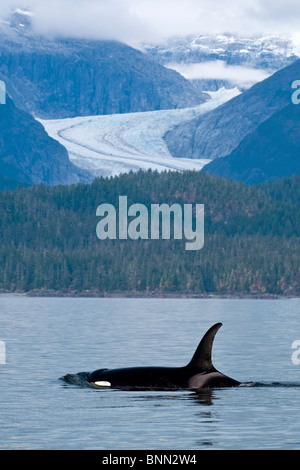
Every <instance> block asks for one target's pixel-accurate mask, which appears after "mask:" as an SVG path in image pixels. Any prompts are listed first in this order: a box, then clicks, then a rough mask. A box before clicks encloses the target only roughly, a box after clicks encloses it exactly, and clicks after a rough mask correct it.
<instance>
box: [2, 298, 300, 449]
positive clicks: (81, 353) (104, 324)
mask: <svg viewBox="0 0 300 470" xmlns="http://www.w3.org/2000/svg"><path fill="white" fill-rule="evenodd" d="M299 313H300V299H284V300H281V299H280V300H266V299H264V300H258V299H255V300H254V299H253V300H252V299H251V300H250V299H234V300H233V299H129V298H127V299H104V298H99V299H90V298H29V297H23V296H1V297H0V326H1V328H0V345H1V348H0V391H1V400H0V449H16V450H21V449H45V450H46V449H66V450H72V449H79V450H81V449H86V450H87V449H99V450H203V449H208V450H214V449H216V450H217V449H228V450H237V449H299V448H300V364H298V362H300V360H299V359H300V354H299V356H298V353H297V351H298V349H300V321H299ZM219 321H220V322H222V323H223V326H222V327H221V329H220V330H219V331H218V333H217V335H216V338H215V342H214V348H213V362H214V365H215V367H216V368H217V369H218V370H220V371H221V372H223V373H225V374H227V375H229V376H231V377H233V378H235V379H237V380H239V381H240V382H241V385H240V386H239V387H237V388H228V389H226V388H224V389H214V390H202V391H198V392H193V391H189V390H179V391H178V390H177V391H147V390H146V391H122V390H111V389H95V388H92V387H89V386H87V384H86V382H85V380H84V377H85V373H86V372H88V371H93V370H95V369H98V368H101V367H103V368H104V367H107V368H113V367H130V366H149V365H150V366H151V365H153V366H154V365H155V366H175V367H176V366H183V365H185V364H186V363H187V362H189V360H190V359H191V357H192V355H193V353H194V351H195V349H196V347H197V345H198V343H199V341H200V339H201V338H202V336H203V334H204V333H205V332H206V330H207V329H208V328H209V327H210V326H212V325H213V324H214V323H216V322H219ZM66 375H67V377H68V378H69V380H67V381H66V380H63V379H62V377H65V376H66Z"/></svg>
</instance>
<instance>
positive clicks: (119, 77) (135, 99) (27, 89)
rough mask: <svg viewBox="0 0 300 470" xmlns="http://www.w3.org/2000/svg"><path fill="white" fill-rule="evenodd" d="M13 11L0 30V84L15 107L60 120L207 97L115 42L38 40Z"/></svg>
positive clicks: (25, 14)
mask: <svg viewBox="0 0 300 470" xmlns="http://www.w3.org/2000/svg"><path fill="white" fill-rule="evenodd" d="M31 21H32V15H31V13H30V12H29V11H27V10H20V9H17V10H15V12H14V13H13V14H12V15H11V16H9V17H8V18H7V19H6V20H3V19H2V22H1V24H0V79H1V80H3V81H5V83H6V88H7V91H8V93H9V95H10V96H11V97H12V98H13V100H14V102H15V103H16V106H18V107H19V108H21V109H23V110H25V111H27V112H30V113H31V114H33V115H35V116H38V117H43V118H45V119H47V118H52V119H55V118H63V117H74V116H88V115H99V114H114V113H129V112H138V111H149V110H158V109H174V108H184V107H187V106H197V105H198V104H201V103H203V102H204V101H205V100H206V99H207V98H208V96H207V95H206V94H204V93H202V92H201V91H200V90H196V89H195V87H194V86H193V84H192V83H191V82H190V81H189V80H186V79H185V78H184V77H183V76H181V75H180V74H179V73H178V72H176V71H174V70H171V69H168V68H165V67H164V66H162V65H161V64H159V63H158V62H156V61H155V60H153V59H151V58H150V57H149V56H148V55H147V54H145V53H143V52H141V51H139V50H137V49H134V48H132V47H130V46H128V45H126V44H123V43H120V42H117V41H108V40H107V41H104V40H103V41H102V40H87V39H80V38H55V37H49V36H47V37H46V36H41V35H40V34H37V33H36V32H35V30H34V29H33V28H32V27H31Z"/></svg>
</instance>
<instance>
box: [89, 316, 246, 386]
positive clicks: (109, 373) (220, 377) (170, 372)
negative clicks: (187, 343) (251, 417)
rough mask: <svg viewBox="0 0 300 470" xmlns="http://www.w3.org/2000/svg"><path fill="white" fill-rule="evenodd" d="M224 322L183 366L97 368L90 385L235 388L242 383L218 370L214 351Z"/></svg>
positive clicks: (205, 338)
mask: <svg viewBox="0 0 300 470" xmlns="http://www.w3.org/2000/svg"><path fill="white" fill-rule="evenodd" d="M221 326H222V323H216V324H215V325H213V326H212V327H211V328H210V329H209V330H208V331H207V332H206V333H205V335H204V336H203V338H202V340H201V341H200V343H199V346H198V347H197V349H196V351H195V353H194V355H193V357H192V359H191V361H190V362H189V363H188V364H187V365H186V366H184V367H129V368H123V369H98V370H95V371H94V372H91V373H89V374H88V382H89V383H90V384H92V385H94V386H95V387H100V388H107V387H110V388H118V389H120V388H121V389H137V388H138V389H156V390H170V389H190V390H197V389H202V388H220V387H236V386H238V385H240V382H238V381H237V380H234V379H232V378H230V377H227V376H226V375H224V374H222V373H221V372H219V371H217V369H215V367H214V366H213V364H212V359H211V352H212V345H213V341H214V338H215V335H216V333H217V331H218V329H219V328H220V327H221Z"/></svg>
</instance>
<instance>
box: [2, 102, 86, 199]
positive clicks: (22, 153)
mask: <svg viewBox="0 0 300 470" xmlns="http://www.w3.org/2000/svg"><path fill="white" fill-rule="evenodd" d="M88 180H89V175H88V173H87V172H86V173H85V172H84V171H82V170H79V168H77V167H76V166H75V165H73V164H72V163H71V162H70V161H69V157H68V153H67V151H66V149H65V148H64V147H63V146H62V145H61V144H59V143H58V142H57V141H56V140H54V139H52V138H50V137H49V136H48V134H47V133H46V132H45V130H44V128H43V126H42V125H41V124H40V123H39V122H37V121H36V120H35V119H34V118H33V117H32V116H31V115H30V114H28V113H26V112H25V111H23V110H20V109H18V108H16V106H15V105H14V103H13V101H12V100H11V99H10V98H9V96H6V104H1V105H0V189H2V190H3V189H13V188H15V187H16V186H17V185H18V184H20V185H23V186H30V185H32V184H39V183H45V184H48V185H57V184H71V183H77V182H79V181H88Z"/></svg>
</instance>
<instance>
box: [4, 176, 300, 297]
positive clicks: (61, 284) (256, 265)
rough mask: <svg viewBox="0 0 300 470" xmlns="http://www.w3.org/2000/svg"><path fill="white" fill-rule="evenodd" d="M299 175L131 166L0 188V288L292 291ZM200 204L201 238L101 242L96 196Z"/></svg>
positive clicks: (299, 277)
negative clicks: (256, 176) (71, 181)
mask: <svg viewBox="0 0 300 470" xmlns="http://www.w3.org/2000/svg"><path fill="white" fill-rule="evenodd" d="M299 183H300V175H295V176H292V177H291V178H282V179H280V180H277V181H275V182H272V183H271V182H269V183H265V184H263V185H257V186H246V185H245V184H243V183H238V182H235V181H230V180H227V179H225V178H219V177H217V176H213V175H207V174H205V173H203V172H200V173H199V172H194V171H187V172H183V173H180V172H162V173H158V172H155V171H154V172H153V171H150V170H149V171H146V172H144V171H139V172H136V173H133V172H131V173H128V174H124V175H120V176H118V177H111V178H97V179H95V180H94V182H93V183H91V184H76V185H70V186H54V187H49V186H45V185H38V186H32V187H29V188H17V189H15V190H13V191H4V192H2V193H0V290H1V291H2V292H37V293H41V294H42V293H60V294H66V295H69V294H73V295H76V294H79V295H110V294H115V293H118V294H119V293H121V294H122V295H135V294H137V295H163V294H181V295H196V296H197V295H207V294H224V295H228V294H258V295H261V294H274V295H299V293H300V274H299V266H300V263H299V234H300V207H299V201H300V194H299V191H300V189H299V188H300V184H299ZM120 195H126V196H127V198H128V204H134V203H141V204H144V205H146V206H147V207H150V204H162V203H166V204H169V205H171V204H174V203H178V204H182V205H183V204H194V205H195V204H196V203H198V204H204V207H205V241H204V246H203V248H202V249H201V250H198V251H186V250H185V248H184V243H185V241H184V240H176V239H172V238H171V239H170V240H162V239H159V240H151V239H148V240H141V239H138V240H131V239H127V240H119V239H114V240H110V239H106V240H99V239H98V238H97V236H96V226H97V223H98V222H99V218H98V217H97V216H96V209H97V207H98V205H99V204H103V203H109V204H112V205H114V206H115V207H116V206H117V205H118V198H119V196H120Z"/></svg>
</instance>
